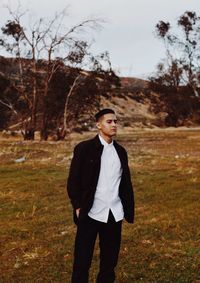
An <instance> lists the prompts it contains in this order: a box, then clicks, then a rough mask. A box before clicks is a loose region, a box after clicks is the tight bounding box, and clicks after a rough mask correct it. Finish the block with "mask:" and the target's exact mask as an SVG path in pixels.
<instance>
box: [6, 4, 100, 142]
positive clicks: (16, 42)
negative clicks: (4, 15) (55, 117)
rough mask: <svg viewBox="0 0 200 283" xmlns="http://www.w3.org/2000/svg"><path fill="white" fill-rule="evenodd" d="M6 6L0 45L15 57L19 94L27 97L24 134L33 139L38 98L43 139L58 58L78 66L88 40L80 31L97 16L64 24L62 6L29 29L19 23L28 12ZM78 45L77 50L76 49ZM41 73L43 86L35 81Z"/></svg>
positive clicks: (96, 23)
mask: <svg viewBox="0 0 200 283" xmlns="http://www.w3.org/2000/svg"><path fill="white" fill-rule="evenodd" d="M7 8H8V10H9V13H10V16H11V20H9V21H8V22H7V23H6V24H5V26H4V27H3V28H2V33H3V35H4V37H1V39H0V45H1V46H2V47H4V48H5V49H6V50H7V51H8V52H10V53H12V54H14V55H15V56H16V58H17V59H18V60H17V62H18V64H19V74H20V84H19V85H18V89H19V92H20V93H21V96H23V97H24V99H25V100H26V103H27V105H28V109H29V117H27V118H26V121H25V123H24V124H25V125H26V126H25V129H24V132H23V133H24V137H25V138H27V135H28V136H29V138H30V139H34V132H35V130H36V124H37V112H38V101H39V100H41V104H42V105H43V106H42V112H43V114H42V125H41V139H44V140H45V139H47V137H48V134H47V112H48V109H47V103H46V101H47V97H48V92H49V85H50V82H51V79H52V76H53V74H54V73H55V72H56V71H57V69H58V68H59V67H60V64H59V62H60V61H62V62H64V63H68V64H70V62H71V61H73V63H76V65H77V66H78V64H81V63H82V61H83V58H84V56H85V50H86V48H87V47H88V46H89V44H87V42H86V41H83V40H81V39H80V32H83V31H86V30H88V29H94V28H97V27H99V26H100V20H98V19H86V20H83V21H81V22H80V23H78V24H76V25H74V26H72V27H70V28H66V27H65V24H64V22H65V19H66V16H67V15H66V10H65V9H64V10H63V11H61V12H60V13H56V14H55V16H54V18H53V19H51V20H50V21H46V20H45V19H44V18H41V19H39V20H38V21H36V22H35V23H34V24H33V25H32V26H31V27H29V29H28V28H27V27H25V26H24V25H23V23H22V19H23V17H24V16H25V15H26V14H27V12H23V11H22V9H21V7H18V9H17V10H16V11H12V10H11V9H10V8H9V6H8V7H7ZM77 49H78V51H79V52H77ZM80 51H82V53H81V52H80ZM77 54H78V57H77ZM24 58H28V59H30V61H31V66H30V67H29V68H28V70H27V67H25V61H24ZM72 59H73V60H72ZM43 61H45V62H43ZM43 63H44V64H43ZM41 65H42V66H43V69H42V68H41ZM26 66H27V65H26ZM27 71H28V72H29V73H31V76H32V80H31V82H30V81H29V82H28V83H27V80H26V79H25V77H26V75H27ZM41 73H42V76H43V86H42V87H41V85H40V86H39V83H38V75H39V74H40V75H41ZM29 80H30V76H29ZM27 86H28V89H27Z"/></svg>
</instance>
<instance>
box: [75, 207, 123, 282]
mask: <svg viewBox="0 0 200 283" xmlns="http://www.w3.org/2000/svg"><path fill="white" fill-rule="evenodd" d="M121 227H122V221H119V222H115V219H114V217H113V215H112V213H111V211H110V213H109V218H108V222H107V223H103V222H99V221H96V220H94V219H92V218H90V217H89V216H87V217H86V218H85V219H83V220H79V223H78V227H77V233H76V239H75V248H74V264H73V272H72V280H71V282H72V283H88V278H89V269H90V266H91V261H92V256H93V251H94V246H95V241H96V238H97V235H99V247H100V268H99V274H98V276H97V281H96V282H97V283H113V282H114V281H115V271H114V269H115V267H116V265H117V261H118V255H119V250H120V243H121Z"/></svg>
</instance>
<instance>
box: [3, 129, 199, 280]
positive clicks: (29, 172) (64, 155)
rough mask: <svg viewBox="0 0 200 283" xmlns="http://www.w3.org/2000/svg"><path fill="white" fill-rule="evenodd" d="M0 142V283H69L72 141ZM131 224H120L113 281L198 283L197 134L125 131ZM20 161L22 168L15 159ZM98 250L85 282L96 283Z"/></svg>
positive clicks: (75, 139) (121, 137)
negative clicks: (131, 188)
mask: <svg viewBox="0 0 200 283" xmlns="http://www.w3.org/2000/svg"><path fill="white" fill-rule="evenodd" d="M90 135H91V134H89V135H88V134H87V135H86V134H85V135H83V136H80V135H73V136H72V137H71V138H70V140H69V141H67V142H59V143H56V142H43V143H41V142H33V143H31V142H21V141H19V140H17V139H16V140H14V141H13V140H12V139H9V140H2V141H0V147H1V150H0V161H1V163H0V174H1V178H0V188H1V189H0V223H1V224H0V238H1V242H0V257H1V259H0V274H1V278H0V282H6V283H7V282H17V283H21V282H53V283H54V282H70V279H69V277H70V270H71V265H72V254H73V238H74V235H75V226H74V225H73V223H72V217H71V205H70V203H69V200H68V198H67V194H66V189H65V184H66V176H67V171H68V167H69V163H70V158H71V151H72V148H73V146H74V144H75V143H76V142H78V141H79V140H81V139H85V138H86V137H88V136H90ZM118 140H119V141H120V142H121V143H122V144H124V145H125V146H126V148H127V149H128V152H129V162H130V168H131V172H132V176H133V182H134V189H135V195H136V221H135V224H134V225H128V224H127V223H124V228H123V243H122V248H121V254H120V260H119V265H118V268H117V281H116V283H120V282H121V283H122V282H123V283H125V282H130V283H132V282H147V283H151V282H152V283H153V282H155V283H167V282H168V283H173V282H174V283H190V282H191V283H197V282H200V273H199V270H200V228H199V227H200V220H199V215H200V205H199V197H200V177H199V170H200V132H199V131H188V130H187V131H186V130H181V131H177V130H176V131H173V130H172V131H165V130H163V131H155V130H154V131H150V130H149V131H145V130H143V131H133V130H132V131H131V130H130V131H126V132H123V131H122V132H121V133H120V134H119V136H118ZM22 157H25V161H24V162H22V163H17V162H15V161H16V160H17V159H19V158H22ZM97 268H98V250H96V252H95V255H94V261H93V265H92V268H91V279H90V282H91V283H92V282H95V276H96V272H97Z"/></svg>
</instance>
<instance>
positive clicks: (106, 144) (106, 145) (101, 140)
mask: <svg viewBox="0 0 200 283" xmlns="http://www.w3.org/2000/svg"><path fill="white" fill-rule="evenodd" d="M99 139H100V142H101V143H102V145H103V146H105V147H108V146H109V147H110V146H113V141H112V142H111V143H107V142H106V141H105V140H104V139H103V138H102V137H101V136H100V135H99Z"/></svg>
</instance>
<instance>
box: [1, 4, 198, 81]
mask: <svg viewBox="0 0 200 283" xmlns="http://www.w3.org/2000/svg"><path fill="white" fill-rule="evenodd" d="M16 2H17V0H10V3H11V6H12V7H14V5H15V4H14V3H16ZM0 3H1V6H0V8H1V10H0V11H1V12H0V26H2V25H3V23H5V21H6V20H7V19H8V17H7V14H6V10H5V9H3V8H2V5H3V3H7V4H8V3H9V1H8V0H0ZM20 3H21V4H22V5H23V7H27V8H29V10H31V11H32V13H33V14H34V15H35V16H37V17H48V18H51V17H53V16H54V14H55V12H56V11H61V10H62V9H63V8H65V7H66V6H68V5H69V15H70V21H71V22H72V23H75V22H79V21H80V20H81V19H84V18H88V16H93V17H94V16H95V17H98V18H102V19H104V20H105V21H106V23H105V24H104V25H103V29H102V30H101V31H98V32H96V33H94V34H92V35H91V36H94V37H95V42H94V44H93V47H92V49H93V51H94V52H95V53H99V52H103V51H106V50H107V51H108V52H109V54H110V57H111V62H112V66H113V68H114V69H115V70H116V71H117V73H118V74H119V75H121V76H134V77H140V78H145V77H148V76H149V75H150V74H151V73H152V72H153V71H155V67H156V65H157V63H158V62H159V61H160V60H161V59H162V58H164V57H165V50H164V47H163V45H162V43H161V42H160V41H159V40H158V39H156V38H155V34H154V30H155V25H156V23H157V22H158V21H159V20H165V21H170V22H171V23H173V22H175V21H176V20H177V18H178V17H179V16H180V15H182V14H183V13H184V12H185V11H186V10H190V11H195V12H197V14H198V15H199V11H200V0H71V1H68V0H21V1H20ZM1 54H2V53H1Z"/></svg>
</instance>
